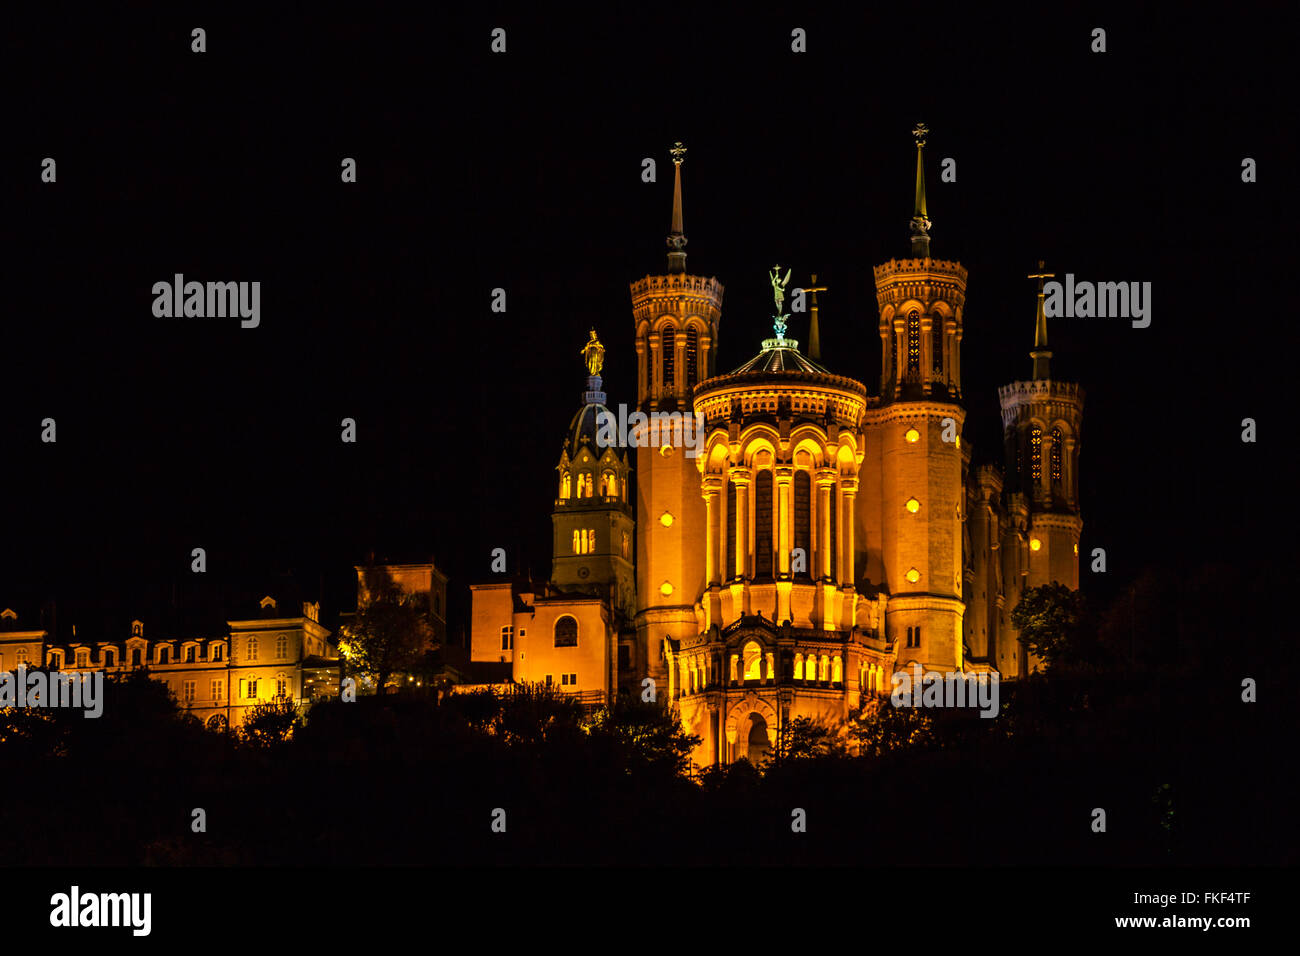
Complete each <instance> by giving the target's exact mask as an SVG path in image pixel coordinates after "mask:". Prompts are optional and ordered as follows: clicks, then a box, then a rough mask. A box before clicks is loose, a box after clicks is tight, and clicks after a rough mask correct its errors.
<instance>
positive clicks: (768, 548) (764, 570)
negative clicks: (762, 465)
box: [754, 469, 772, 579]
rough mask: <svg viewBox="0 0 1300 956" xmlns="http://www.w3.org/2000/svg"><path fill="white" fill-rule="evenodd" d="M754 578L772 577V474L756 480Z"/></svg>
mask: <svg viewBox="0 0 1300 956" xmlns="http://www.w3.org/2000/svg"><path fill="white" fill-rule="evenodd" d="M754 577H755V578H758V579H763V578H770V577H772V472H771V471H769V470H766V469H765V470H763V471H760V472H759V473H758V477H757V478H755V479H754Z"/></svg>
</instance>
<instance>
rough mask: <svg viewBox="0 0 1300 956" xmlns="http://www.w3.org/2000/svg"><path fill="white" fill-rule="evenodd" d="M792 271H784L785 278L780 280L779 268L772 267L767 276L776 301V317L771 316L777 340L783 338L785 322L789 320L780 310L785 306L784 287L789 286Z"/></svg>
mask: <svg viewBox="0 0 1300 956" xmlns="http://www.w3.org/2000/svg"><path fill="white" fill-rule="evenodd" d="M793 271H794V269H786V270H785V278H784V279H782V278H781V266H780V265H774V266H772V271H771V272H770V273H769V274H768V279H769V280H771V283H772V298H774V299H775V300H776V315H774V316H772V319H773V322H772V328H773V329H775V330H776V337H777V338H778V339H784V338H785V330H786V321H785V320H786V319H788V318H790V316H789V315H787V314H786V313H784V312H783V311H782V309H783V307H784V306H785V287H786V286H787V285H789V284H790V273H791V272H793Z"/></svg>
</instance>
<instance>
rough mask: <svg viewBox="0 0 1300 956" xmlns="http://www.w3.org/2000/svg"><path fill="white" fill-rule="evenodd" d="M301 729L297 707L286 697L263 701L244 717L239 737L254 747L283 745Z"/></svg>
mask: <svg viewBox="0 0 1300 956" xmlns="http://www.w3.org/2000/svg"><path fill="white" fill-rule="evenodd" d="M300 729H302V715H301V714H299V713H298V706H297V705H296V704H295V703H294V702H293V701H291V700H289V699H288V698H287V697H277V698H276V699H275V700H270V701H263V702H262V703H260V704H257V705H256V706H255V707H253V708H252V709H251V710H250V711H249V712H248V714H247V715H246V716H245V717H244V726H243V727H242V728H241V729H240V735H241V737H242V738H243V739H244V740H245V741H246V742H247V743H250V744H252V745H253V746H255V747H270V746H273V745H275V744H279V743H284V742H285V741H287V740H289V739H290V738H291V737H293V735H294V734H295V733H297V732H298V731H299V730H300Z"/></svg>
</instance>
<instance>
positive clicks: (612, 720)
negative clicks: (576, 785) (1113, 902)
mask: <svg viewBox="0 0 1300 956" xmlns="http://www.w3.org/2000/svg"><path fill="white" fill-rule="evenodd" d="M589 730H590V734H591V737H592V738H593V742H594V743H596V744H598V745H599V744H601V743H606V744H608V745H610V748H611V750H613V751H616V752H617V753H618V754H619V757H620V758H621V760H620V762H621V764H622V766H623V768H624V769H625V770H626V771H628V772H631V771H632V769H633V768H634V767H635V766H636V765H637V764H638V763H640V764H641V765H643V766H644V767H646V768H647V769H653V770H656V771H660V772H663V773H665V774H668V775H673V776H675V775H677V774H680V773H682V772H684V771H685V770H686V767H687V765H688V763H689V761H690V756H691V752H692V751H693V750H694V749H695V748H696V747H698V746H699V745H700V738H699V737H698V736H697V735H695V734H688V733H687V732H686V731H685V730H683V729H682V722H681V720H680V719H679V718H678V715H677V713H676V712H675V711H674V710H673V709H671V708H669V707H668V706H666V705H665V703H664V702H663V701H662V700H660V701H655V702H653V703H648V702H645V701H642V700H641V699H640V697H639V696H633V695H626V694H623V695H619V697H618V698H617V699H616V700H615V701H614V704H613V706H612V707H607V708H602V709H601V710H600V711H599V712H597V714H596V715H595V718H594V720H593V721H592V723H591V726H590V729H589Z"/></svg>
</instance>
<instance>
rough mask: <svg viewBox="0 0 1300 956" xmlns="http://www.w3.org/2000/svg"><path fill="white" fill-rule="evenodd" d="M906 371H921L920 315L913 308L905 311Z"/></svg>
mask: <svg viewBox="0 0 1300 956" xmlns="http://www.w3.org/2000/svg"><path fill="white" fill-rule="evenodd" d="M907 371H908V373H909V374H911V373H915V372H919V371H921V317H920V315H918V314H917V312H916V310H915V309H913V310H912V311H911V312H909V313H907Z"/></svg>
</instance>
